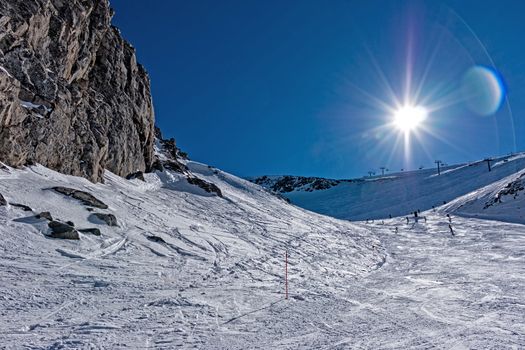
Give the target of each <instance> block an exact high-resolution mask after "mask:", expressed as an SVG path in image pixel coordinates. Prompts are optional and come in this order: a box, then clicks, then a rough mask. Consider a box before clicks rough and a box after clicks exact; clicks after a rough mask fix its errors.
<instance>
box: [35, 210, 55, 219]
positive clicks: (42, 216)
mask: <svg viewBox="0 0 525 350" xmlns="http://www.w3.org/2000/svg"><path fill="white" fill-rule="evenodd" d="M35 217H36V218H37V219H46V220H48V221H53V217H52V216H51V213H50V212H48V211H43V212H41V213H39V214H36V215H35Z"/></svg>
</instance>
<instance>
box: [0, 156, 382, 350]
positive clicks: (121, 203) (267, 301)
mask: <svg viewBox="0 0 525 350" xmlns="http://www.w3.org/2000/svg"><path fill="white" fill-rule="evenodd" d="M188 166H189V167H190V169H191V170H192V171H193V173H194V174H196V175H197V176H199V177H201V178H203V179H206V180H207V181H211V182H214V183H216V184H217V185H218V186H219V187H220V188H221V190H222V192H223V194H224V198H219V197H217V196H212V195H210V194H209V193H207V192H205V191H204V190H202V189H200V188H199V187H196V186H192V185H190V184H188V183H187V181H186V180H185V178H184V177H183V176H182V175H179V174H175V173H169V172H164V173H158V174H146V175H145V176H146V181H147V182H142V181H140V180H132V181H128V180H125V179H122V178H120V177H118V176H115V175H113V174H111V173H106V175H105V183H104V184H92V183H90V182H89V181H87V180H85V179H82V178H77V177H72V176H65V175H62V174H59V173H56V172H53V171H51V170H49V169H46V168H44V167H42V166H34V167H30V168H25V169H22V170H14V169H9V168H8V169H7V170H2V169H0V193H1V194H2V195H3V196H4V197H5V198H6V199H7V201H9V202H11V203H21V204H25V205H28V206H30V207H32V208H33V210H34V213H38V212H40V211H49V212H51V215H52V216H53V217H54V218H55V219H61V220H63V221H66V220H71V221H73V222H74V223H75V227H77V228H92V227H95V228H99V229H100V230H101V231H102V235H101V236H100V237H97V236H93V235H89V234H81V239H80V241H66V240H58V239H51V238H47V237H46V236H45V234H47V233H48V232H47V231H48V228H47V222H46V221H45V220H44V219H42V220H38V219H36V218H34V217H33V215H34V214H33V213H31V212H25V211H22V210H20V209H19V208H17V207H14V206H8V207H0V251H1V254H0V280H1V281H2V283H0V329H1V331H0V344H2V346H3V347H5V348H8V349H20V348H62V347H63V348H90V347H93V348H101V347H102V348H108V349H116V348H140V349H142V348H148V347H154V348H178V347H181V346H182V347H186V348H194V347H197V348H214V347H215V345H213V344H215V337H216V336H219V342H220V335H221V334H225V335H232V334H234V333H236V332H238V327H239V324H245V322H247V324H249V323H250V322H251V321H250V320H251V319H252V317H253V316H255V315H257V314H258V313H261V314H262V315H264V314H267V313H270V314H272V313H273V312H275V310H278V309H279V308H288V307H302V306H301V305H307V303H308V301H309V300H314V299H316V298H330V296H331V295H334V294H335V293H337V292H338V291H337V289H338V288H340V286H341V285H344V284H347V283H355V282H356V281H358V280H359V278H362V277H363V276H365V275H366V274H367V273H369V272H370V271H373V270H375V269H377V268H379V267H380V266H381V264H382V263H383V258H384V252H383V248H382V247H381V245H380V243H379V241H378V240H377V239H376V238H374V237H373V235H371V234H370V232H369V231H368V230H367V229H365V228H362V227H359V226H356V225H353V224H350V223H348V222H344V221H339V220H336V219H332V218H328V217H324V216H321V215H317V214H314V213H310V212H307V211H305V210H303V209H300V208H297V207H294V206H291V205H288V204H287V203H286V202H285V201H283V200H281V199H278V198H276V197H275V196H273V195H271V194H268V193H267V192H266V191H264V190H263V189H262V188H260V187H258V186H256V185H253V184H251V183H249V182H247V181H244V180H241V179H239V178H236V177H234V176H231V175H229V174H226V173H224V172H221V171H219V170H215V169H211V168H209V167H207V166H205V165H202V164H198V163H193V162H190V163H188ZM53 186H66V187H71V188H74V189H78V190H83V191H88V192H90V193H92V194H93V195H95V196H96V197H97V198H98V199H100V200H102V201H103V202H104V203H106V204H108V205H109V208H108V209H106V210H102V209H95V210H94V211H95V212H101V213H112V214H114V215H115V216H116V218H117V220H118V224H119V227H109V226H106V225H103V224H102V223H101V222H100V221H98V220H93V219H91V218H90V214H91V212H90V211H88V210H87V207H86V206H84V205H83V204H82V203H81V202H79V201H77V200H75V199H73V198H70V197H65V196H63V195H62V194H59V193H56V192H55V191H53V190H50V188H51V187H53ZM153 236H155V237H157V238H153ZM148 237H149V239H148ZM159 238H161V239H162V240H160V239H159ZM286 249H288V251H289V254H290V259H289V274H290V278H289V279H290V297H291V298H290V299H289V300H288V301H284V283H283V281H284V278H283V277H284V255H285V251H286ZM295 305H297V306H295ZM258 310H260V311H258ZM265 310H266V311H265ZM245 320H246V321H245ZM217 344H218V343H217ZM248 345H250V343H245V346H248Z"/></svg>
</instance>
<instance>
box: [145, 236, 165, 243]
mask: <svg viewBox="0 0 525 350" xmlns="http://www.w3.org/2000/svg"><path fill="white" fill-rule="evenodd" d="M146 238H147V239H148V240H149V241H152V242H155V243H166V241H165V240H164V239H162V237H159V236H146Z"/></svg>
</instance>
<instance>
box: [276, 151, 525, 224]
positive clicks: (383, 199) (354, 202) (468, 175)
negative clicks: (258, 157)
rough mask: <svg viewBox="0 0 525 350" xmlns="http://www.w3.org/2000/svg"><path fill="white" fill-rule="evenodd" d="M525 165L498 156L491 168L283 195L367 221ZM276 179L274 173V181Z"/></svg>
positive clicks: (446, 197)
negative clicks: (490, 169)
mask: <svg viewBox="0 0 525 350" xmlns="http://www.w3.org/2000/svg"><path fill="white" fill-rule="evenodd" d="M524 168H525V154H523V153H519V154H514V155H512V156H504V157H498V158H496V159H494V160H493V162H492V171H490V172H489V171H488V167H487V163H486V162H484V161H477V162H472V163H469V164H460V165H451V166H448V167H445V168H443V169H442V171H441V175H439V176H437V174H436V172H437V171H436V169H424V170H418V171H411V172H402V173H396V174H390V175H388V176H377V177H373V178H367V179H358V180H352V181H341V182H340V183H339V184H337V185H336V186H334V187H331V188H329V189H326V190H316V191H312V192H305V191H300V190H296V191H292V192H287V193H281V195H283V196H284V197H286V198H288V199H290V200H291V202H292V203H293V204H296V205H298V206H300V207H303V208H306V209H308V210H311V211H314V212H317V213H321V214H325V215H329V216H333V217H336V218H340V219H349V220H367V219H381V218H389V217H390V216H392V217H396V216H402V215H409V214H410V213H413V212H414V211H416V210H421V211H424V210H427V209H431V208H432V207H439V206H441V205H443V204H444V203H445V202H449V201H451V200H454V199H456V198H458V197H460V196H463V195H466V194H468V193H470V192H472V191H475V190H478V189H480V188H482V187H484V186H487V185H490V184H492V183H494V182H496V181H499V180H502V179H504V178H506V177H507V176H512V174H515V173H516V172H518V171H520V170H522V169H524ZM275 178H276V177H272V179H273V180H275Z"/></svg>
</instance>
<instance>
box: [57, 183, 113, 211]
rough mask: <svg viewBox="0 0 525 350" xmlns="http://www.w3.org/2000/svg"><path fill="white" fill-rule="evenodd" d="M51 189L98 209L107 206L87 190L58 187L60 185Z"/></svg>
mask: <svg viewBox="0 0 525 350" xmlns="http://www.w3.org/2000/svg"><path fill="white" fill-rule="evenodd" d="M52 190H54V191H56V192H58V193H61V194H63V195H66V196H69V197H73V198H75V199H78V200H79V201H81V202H82V204H84V205H89V206H92V207H95V208H100V209H107V208H108V206H107V205H106V204H105V203H104V202H102V201H101V200H99V199H97V198H96V197H95V196H93V195H92V194H91V193H88V192H84V191H80V190H75V189H74V188H68V187H60V186H58V187H53V188H52Z"/></svg>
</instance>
